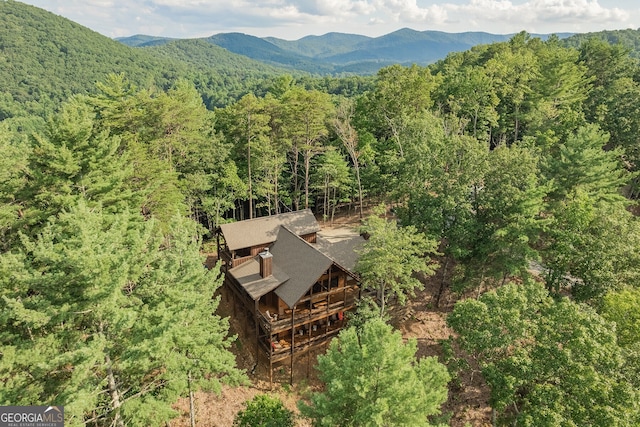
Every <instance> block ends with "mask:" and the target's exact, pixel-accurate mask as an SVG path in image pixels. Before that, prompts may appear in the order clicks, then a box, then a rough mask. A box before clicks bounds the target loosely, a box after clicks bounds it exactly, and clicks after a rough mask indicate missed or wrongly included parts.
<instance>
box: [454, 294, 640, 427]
mask: <svg viewBox="0 0 640 427" xmlns="http://www.w3.org/2000/svg"><path fill="white" fill-rule="evenodd" d="M447 321H448V323H449V325H450V326H451V327H452V328H453V329H454V330H455V331H456V333H458V334H459V335H460V338H459V340H460V344H461V346H462V347H463V348H464V349H465V350H466V351H469V352H471V353H472V354H473V355H474V356H475V357H476V358H477V359H478V361H479V362H480V366H481V368H482V373H483V375H484V377H485V379H486V381H487V383H488V384H489V386H490V387H491V400H490V402H491V405H492V406H493V407H494V408H495V410H496V411H497V413H498V414H499V419H500V421H501V422H502V423H504V424H505V425H507V424H512V423H517V424H522V425H529V426H534V425H535V426H549V427H551V426H558V425H561V426H574V425H610V426H618V425H619V426H623V425H633V424H635V423H637V422H638V415H639V414H638V408H637V404H636V402H637V399H638V395H637V390H635V389H634V388H633V387H632V385H631V383H630V382H629V379H628V378H626V377H625V371H624V369H623V367H624V358H623V353H622V352H621V348H620V347H619V346H618V344H617V342H616V337H615V333H614V328H613V327H612V324H610V323H608V322H607V321H605V320H604V319H603V318H602V317H600V316H599V315H598V314H596V313H595V312H594V311H593V310H591V309H590V308H588V307H585V306H582V305H579V304H576V303H574V302H572V301H570V300H568V299H566V298H561V299H559V300H554V299H552V298H550V297H549V296H548V294H547V292H546V290H545V289H544V287H543V286H542V285H540V284H537V283H526V284H524V285H516V284H508V285H505V286H503V287H501V288H500V289H498V290H497V291H495V292H494V291H492V292H488V293H486V294H484V295H482V296H481V297H480V298H479V299H478V300H465V301H461V302H459V303H457V304H456V307H455V308H454V311H453V312H452V313H451V315H450V316H449V317H448V319H447Z"/></svg>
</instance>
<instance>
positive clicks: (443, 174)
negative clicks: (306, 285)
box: [398, 114, 489, 305]
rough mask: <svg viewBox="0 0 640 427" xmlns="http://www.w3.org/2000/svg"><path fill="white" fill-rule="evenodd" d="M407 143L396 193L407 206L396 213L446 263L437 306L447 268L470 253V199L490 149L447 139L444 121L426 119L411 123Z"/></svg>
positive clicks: (463, 139)
mask: <svg viewBox="0 0 640 427" xmlns="http://www.w3.org/2000/svg"><path fill="white" fill-rule="evenodd" d="M406 141H407V156H406V159H405V161H404V162H403V168H402V169H403V171H404V173H403V174H402V175H401V177H400V181H401V182H402V184H401V185H400V190H401V191H404V193H403V199H406V201H407V202H406V204H405V206H403V207H402V208H401V209H399V210H398V212H399V216H400V218H401V219H402V222H403V223H404V224H411V225H414V226H415V227H416V228H417V229H418V230H419V231H421V232H423V233H425V234H426V235H427V236H429V237H431V238H433V239H435V240H436V241H438V242H439V247H438V249H439V251H440V252H442V254H443V255H444V259H443V261H442V265H441V268H440V274H441V279H440V289H439V291H438V294H437V296H436V305H437V304H438V302H439V300H440V296H441V295H442V293H443V291H444V288H445V286H446V284H447V283H449V281H450V274H449V273H450V270H451V267H452V266H453V265H455V262H458V261H460V260H461V259H463V258H464V257H466V256H467V255H468V254H469V252H470V250H471V249H472V248H471V247H470V244H469V240H470V236H473V235H474V234H475V228H474V227H475V224H476V223H475V221H474V213H475V212H477V210H476V209H475V205H474V204H473V196H474V194H477V193H478V191H479V189H480V188H482V186H483V184H484V176H485V174H486V171H487V168H488V165H487V159H488V157H489V146H488V144H487V143H480V142H478V141H477V140H475V139H474V138H472V137H470V136H463V135H458V134H446V133H445V132H444V126H443V120H441V119H439V118H437V117H435V116H430V115H426V114H425V115H424V116H423V117H422V118H421V119H419V120H415V121H414V122H413V124H412V126H411V127H410V131H409V132H408V134H407V138H406Z"/></svg>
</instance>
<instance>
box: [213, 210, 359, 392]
mask: <svg viewBox="0 0 640 427" xmlns="http://www.w3.org/2000/svg"><path fill="white" fill-rule="evenodd" d="M319 231H320V227H319V225H318V222H317V221H316V219H315V217H314V216H313V214H312V213H311V211H309V210H303V211H298V212H291V213H285V214H280V215H273V216H269V217H262V218H256V219H251V220H245V221H240V222H236V223H231V224H224V225H222V226H220V228H219V233H218V239H219V240H218V241H219V250H218V254H219V256H220V259H221V260H222V263H223V264H222V270H223V272H224V274H225V286H226V287H227V289H229V290H230V291H231V293H232V294H233V296H234V299H235V302H236V303H239V305H240V306H241V307H242V308H243V312H244V313H245V314H246V315H247V316H248V319H249V325H252V326H253V327H254V328H255V336H256V363H259V361H260V358H261V357H262V356H263V355H264V356H266V359H267V360H268V362H269V372H270V378H272V376H273V367H274V364H277V363H281V362H284V361H289V362H290V364H291V381H292V382H293V361H294V358H295V357H296V356H297V355H302V354H305V353H307V352H308V351H310V350H312V349H315V348H318V347H320V346H323V345H325V344H326V343H327V342H328V341H329V340H330V339H331V338H332V337H334V336H335V335H337V334H338V332H339V331H340V330H341V329H342V327H343V326H344V325H345V315H346V313H347V312H349V311H352V310H354V309H355V304H356V302H357V300H358V299H359V298H360V297H361V290H360V284H359V281H358V277H357V275H356V274H354V273H353V271H352V270H353V267H354V265H355V260H356V253H355V248H356V247H357V246H358V245H360V244H362V242H363V241H364V240H363V239H362V238H360V237H359V236H356V238H354V239H352V240H351V241H343V242H342V243H341V244H331V243H330V242H328V241H327V240H326V239H323V238H322V236H321V235H318V232H319Z"/></svg>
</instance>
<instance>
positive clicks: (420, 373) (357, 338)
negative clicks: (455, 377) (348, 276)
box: [299, 319, 449, 427]
mask: <svg viewBox="0 0 640 427" xmlns="http://www.w3.org/2000/svg"><path fill="white" fill-rule="evenodd" d="M416 350H417V344H416V341H415V340H409V341H408V342H406V343H405V342H404V340H403V338H402V335H401V334H400V333H399V332H397V331H395V332H394V331H393V329H392V328H391V326H390V325H387V324H386V323H384V321H382V320H380V319H372V320H369V321H368V322H366V323H364V325H362V327H361V328H355V327H351V328H348V329H345V330H343V331H342V332H340V335H339V336H338V338H336V339H334V340H333V341H332V342H331V344H330V346H329V350H327V353H326V354H325V355H321V356H319V357H318V369H319V370H320V378H321V380H322V381H323V382H324V383H325V384H326V389H325V391H324V392H321V393H316V394H314V395H313V396H312V397H311V402H310V404H307V403H304V402H300V403H299V407H300V409H301V412H302V414H303V415H305V416H307V417H309V418H311V419H312V421H313V425H314V426H327V427H328V426H345V427H347V426H352V427H356V426H391V425H392V426H401V425H406V426H409V425H410V426H429V425H430V423H429V422H428V419H427V417H428V416H430V415H435V414H437V413H439V412H440V405H442V403H444V401H445V400H446V398H447V387H446V385H447V382H448V381H449V374H448V372H447V370H446V368H445V367H444V366H443V365H442V364H440V363H439V362H438V361H437V359H436V358H434V357H427V358H422V359H419V360H418V359H416Z"/></svg>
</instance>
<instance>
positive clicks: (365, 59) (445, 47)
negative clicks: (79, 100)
mask: <svg viewBox="0 0 640 427" xmlns="http://www.w3.org/2000/svg"><path fill="white" fill-rule="evenodd" d="M556 35H557V36H558V38H561V39H562V38H567V37H570V36H571V35H572V34H571V33H561V34H556ZM532 36H533V37H540V38H541V39H543V40H545V39H547V38H548V37H549V35H548V34H532ZM511 37H513V34H490V33H484V32H465V33H445V32H441V31H416V30H412V29H410V28H403V29H401V30H398V31H394V32H392V33H389V34H386V35H383V36H380V37H367V36H363V35H357V34H346V33H327V34H325V35H322V36H307V37H303V38H301V39H299V40H293V41H289V40H283V39H279V38H275V37H264V38H260V37H255V36H251V35H248V34H242V33H221V34H215V35H213V36H211V37H207V38H204V39H200V40H205V41H207V42H208V43H211V44H214V45H216V46H219V47H222V48H224V49H226V50H228V51H229V52H232V53H235V54H238V55H243V56H246V57H248V58H251V59H254V60H257V61H261V62H264V63H267V64H271V65H275V66H281V67H286V68H291V69H296V70H302V71H307V72H310V73H313V74H340V73H350V74H374V73H375V72H376V71H377V70H379V69H380V68H382V67H384V66H387V65H391V64H402V65H411V64H418V65H428V64H431V63H433V62H435V61H437V60H439V59H443V58H444V57H446V56H447V54H449V53H450V52H461V51H465V50H468V49H470V48H472V47H473V46H476V45H479V44H490V43H495V42H504V41H506V40H509V39H510V38H511ZM116 40H117V41H119V42H121V43H123V44H126V45H127V46H131V47H157V46H160V45H164V44H168V43H171V42H174V41H175V39H170V38H163V37H154V36H147V35H135V36H131V37H122V38H118V39H116ZM187 40H198V39H187ZM183 41H185V40H183Z"/></svg>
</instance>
